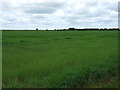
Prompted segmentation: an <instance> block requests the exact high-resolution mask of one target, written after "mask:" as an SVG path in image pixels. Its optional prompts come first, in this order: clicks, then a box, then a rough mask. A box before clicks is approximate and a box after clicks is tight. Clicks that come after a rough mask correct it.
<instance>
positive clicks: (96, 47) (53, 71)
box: [2, 31, 118, 88]
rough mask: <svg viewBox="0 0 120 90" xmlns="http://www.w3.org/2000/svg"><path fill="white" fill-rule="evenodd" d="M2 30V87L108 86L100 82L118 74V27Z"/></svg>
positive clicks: (113, 85)
mask: <svg viewBox="0 0 120 90" xmlns="http://www.w3.org/2000/svg"><path fill="white" fill-rule="evenodd" d="M2 34H3V53H2V54H3V55H2V57H3V88H16V87H17V88H69V87H71V88H75V87H79V88H80V87H93V86H94V85H96V84H98V86H97V87H109V85H110V84H112V82H111V83H110V84H109V85H108V84H106V85H102V84H99V83H103V84H104V82H105V81H106V80H109V78H112V77H116V78H117V72H118V70H117V69H118V32H117V31H3V33H2ZM115 82H117V79H115ZM113 83H114V82H113ZM116 84H117V83H115V84H112V85H111V87H113V88H114V87H116V86H117V85H116ZM117 87H118V86H117Z"/></svg>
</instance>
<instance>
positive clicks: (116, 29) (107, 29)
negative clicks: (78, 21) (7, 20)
mask: <svg viewBox="0 0 120 90" xmlns="http://www.w3.org/2000/svg"><path fill="white" fill-rule="evenodd" d="M3 30H5V29H3ZM35 30H36V31H120V28H84V29H77V28H74V27H73V28H68V29H54V30H51V29H46V30H42V29H38V28H36V29H35ZM35 30H28V29H25V31H35ZM5 31H16V30H8V29H7V30H5ZM17 31H21V30H17ZM22 31H24V30H22Z"/></svg>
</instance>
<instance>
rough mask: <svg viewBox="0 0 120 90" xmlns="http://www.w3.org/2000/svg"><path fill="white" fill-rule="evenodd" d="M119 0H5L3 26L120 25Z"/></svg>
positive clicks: (77, 26) (84, 26)
mask: <svg viewBox="0 0 120 90" xmlns="http://www.w3.org/2000/svg"><path fill="white" fill-rule="evenodd" d="M118 1H119V0H1V1H0V2H1V4H2V5H0V6H1V7H0V10H1V11H0V16H2V17H1V20H2V23H1V25H2V26H0V28H2V29H35V28H39V29H55V28H56V29H57V28H69V27H75V28H88V27H91V28H94V27H99V28H102V27H107V28H111V27H118Z"/></svg>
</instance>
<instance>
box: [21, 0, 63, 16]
mask: <svg viewBox="0 0 120 90" xmlns="http://www.w3.org/2000/svg"><path fill="white" fill-rule="evenodd" d="M63 5H64V4H63V3H58V2H46V3H34V4H24V5H23V7H22V9H23V11H24V12H26V13H38V14H47V13H53V12H55V11H56V10H57V9H59V8H61V7H62V6H63Z"/></svg>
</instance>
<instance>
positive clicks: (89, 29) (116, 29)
mask: <svg viewBox="0 0 120 90" xmlns="http://www.w3.org/2000/svg"><path fill="white" fill-rule="evenodd" d="M55 30H56V31H119V30H120V29H119V28H109V29H108V28H84V29H76V28H68V29H55Z"/></svg>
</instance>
